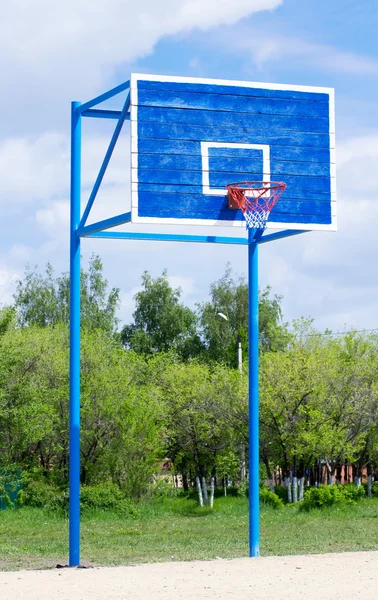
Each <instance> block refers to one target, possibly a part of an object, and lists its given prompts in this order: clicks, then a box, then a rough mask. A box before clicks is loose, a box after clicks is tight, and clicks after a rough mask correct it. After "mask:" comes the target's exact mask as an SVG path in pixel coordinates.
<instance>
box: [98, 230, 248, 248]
mask: <svg viewBox="0 0 378 600" xmlns="http://www.w3.org/2000/svg"><path fill="white" fill-rule="evenodd" d="M88 237H91V238H108V239H109V238H110V239H115V240H149V241H155V242H197V243H199V244H207V243H210V244H234V245H243V246H246V245H248V240H247V239H246V238H236V237H235V238H233V237H219V236H213V235H175V234H171V233H135V232H133V233H131V232H125V231H101V232H98V233H94V234H90V235H88Z"/></svg>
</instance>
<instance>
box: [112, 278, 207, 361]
mask: <svg viewBox="0 0 378 600" xmlns="http://www.w3.org/2000/svg"><path fill="white" fill-rule="evenodd" d="M180 297H181V289H180V288H176V289H173V288H172V287H171V286H170V284H169V281H168V276H167V271H163V273H162V275H161V276H160V277H157V278H156V279H154V278H153V277H152V276H151V275H150V274H149V273H148V272H147V271H145V272H144V273H143V276H142V290H141V291H140V292H138V293H137V294H136V295H135V304H136V308H135V311H134V313H133V319H134V320H133V322H132V323H131V324H129V325H125V327H124V328H123V329H122V332H121V340H122V343H123V345H124V346H125V347H126V348H130V349H132V350H135V352H138V353H144V354H152V353H154V352H162V351H163V352H167V351H169V350H175V351H176V352H178V353H179V354H180V355H182V356H183V357H185V358H187V357H190V356H192V355H196V354H198V352H199V351H200V348H201V341H200V339H199V336H198V335H197V333H196V321H197V319H196V315H195V314H194V312H193V311H192V310H190V308H188V307H186V306H184V305H183V304H181V303H180Z"/></svg>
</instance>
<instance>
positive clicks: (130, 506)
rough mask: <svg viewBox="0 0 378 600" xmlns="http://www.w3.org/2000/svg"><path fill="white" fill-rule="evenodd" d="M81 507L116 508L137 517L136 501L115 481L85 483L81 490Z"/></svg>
mask: <svg viewBox="0 0 378 600" xmlns="http://www.w3.org/2000/svg"><path fill="white" fill-rule="evenodd" d="M80 500H81V508H82V509H85V508H91V509H102V510H106V509H108V510H116V511H120V512H122V513H124V514H127V515H129V516H132V517H135V516H136V515H137V510H136V507H135V505H134V503H133V502H132V501H131V500H130V498H128V497H127V496H126V495H125V493H124V492H123V491H122V490H121V489H120V488H119V487H118V485H116V484H115V483H110V482H106V483H99V484H97V485H83V486H82V487H81V490H80Z"/></svg>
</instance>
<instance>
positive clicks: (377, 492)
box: [361, 481, 378, 496]
mask: <svg viewBox="0 0 378 600" xmlns="http://www.w3.org/2000/svg"><path fill="white" fill-rule="evenodd" d="M361 485H362V487H363V488H364V490H365V494H366V496H367V493H368V484H367V481H363V482H362V484H361ZM371 493H372V495H373V496H378V481H373V483H372V486H371Z"/></svg>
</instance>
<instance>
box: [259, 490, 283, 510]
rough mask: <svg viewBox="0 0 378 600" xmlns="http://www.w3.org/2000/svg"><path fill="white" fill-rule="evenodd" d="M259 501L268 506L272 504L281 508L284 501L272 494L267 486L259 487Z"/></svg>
mask: <svg viewBox="0 0 378 600" xmlns="http://www.w3.org/2000/svg"><path fill="white" fill-rule="evenodd" d="M260 502H261V503H262V504H267V505H268V506H272V507H273V508H283V506H284V503H283V502H282V500H281V498H280V497H279V496H277V494H274V493H273V492H271V491H270V490H268V488H266V487H263V488H261V489H260Z"/></svg>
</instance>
